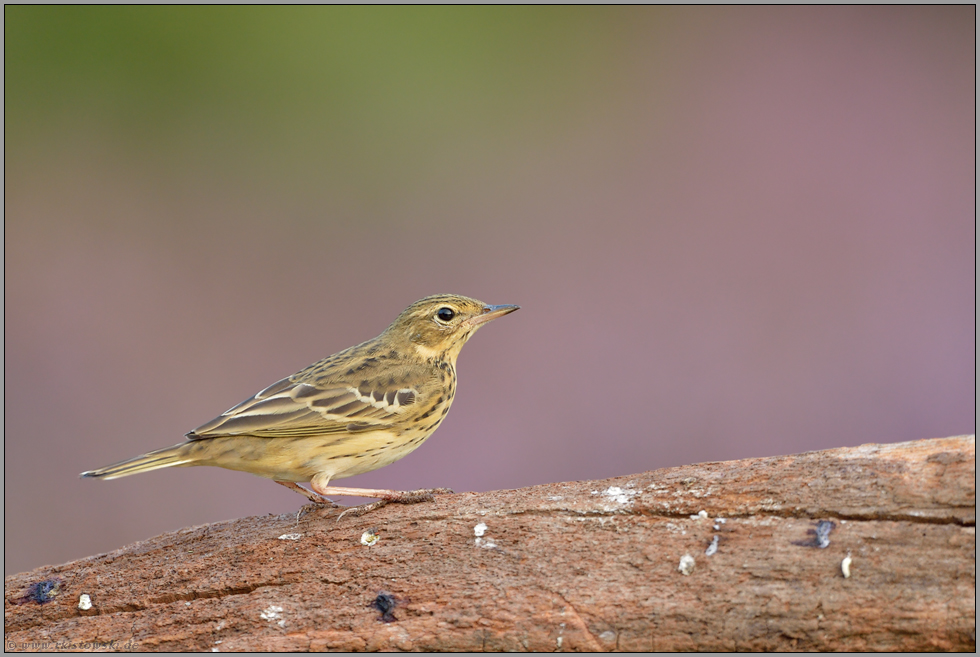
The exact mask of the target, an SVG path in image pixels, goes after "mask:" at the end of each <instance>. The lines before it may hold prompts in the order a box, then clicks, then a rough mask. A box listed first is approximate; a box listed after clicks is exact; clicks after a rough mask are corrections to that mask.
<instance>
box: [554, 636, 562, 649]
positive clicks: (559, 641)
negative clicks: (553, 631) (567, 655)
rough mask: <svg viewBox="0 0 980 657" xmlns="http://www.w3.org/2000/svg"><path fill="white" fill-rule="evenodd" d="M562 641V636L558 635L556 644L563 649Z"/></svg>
mask: <svg viewBox="0 0 980 657" xmlns="http://www.w3.org/2000/svg"><path fill="white" fill-rule="evenodd" d="M561 642H562V637H558V638H557V639H555V646H556V647H557V648H558V649H559V650H561Z"/></svg>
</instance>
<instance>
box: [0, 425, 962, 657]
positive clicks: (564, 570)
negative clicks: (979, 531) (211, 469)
mask: <svg viewBox="0 0 980 657" xmlns="http://www.w3.org/2000/svg"><path fill="white" fill-rule="evenodd" d="M257 485H258V484H257ZM336 516H337V512H336V511H334V510H319V511H312V512H309V513H306V514H305V515H303V516H302V517H301V518H299V519H298V520H297V518H296V514H289V515H281V516H266V517H255V518H243V519H240V520H235V521H230V522H221V523H215V524H211V525H204V526H200V527H191V528H188V529H183V530H180V531H177V532H173V533H168V534H163V535H160V536H157V537H155V538H152V539H149V540H146V541H141V542H138V543H134V544H133V545H128V546H126V547H123V548H121V549H119V550H116V551H115V552H111V553H109V554H100V555H97V556H93V557H90V558H87V559H81V560H79V561H74V562H71V563H67V564H64V565H61V566H54V567H43V568H38V569H36V570H34V571H32V572H29V573H21V574H17V575H13V576H10V577H7V578H5V580H4V589H5V601H4V620H5V628H4V630H5V639H6V648H7V650H8V651H9V650H31V649H42V650H44V649H47V650H51V649H58V648H65V649H84V648H108V649H113V648H115V649H120V650H124V649H130V650H148V651H153V650H203V651H209V650H212V649H217V650H220V651H230V650H390V649H394V650H538V651H555V650H558V651H561V650H852V651H855V650H934V649H939V650H970V651H972V650H975V648H976V602H975V594H976V531H975V523H976V446H975V438H974V437H973V436H961V437H955V438H942V439H934V440H921V441H915V442H908V443H899V444H890V445H862V446H860V447H854V448H843V449H833V450H826V451H820V452H808V453H805V454H797V455H793V456H782V457H775V458H757V459H744V460H741V461H729V462H720V463H701V464H697V465H690V466H684V467H679V468H670V469H664V470H656V471H653V472H645V473H642V474H636V475H631V476H626V477H617V478H615V479H608V480H603V481H587V482H566V483H558V484H548V485H543V486H535V487H532V488H525V489H520V490H506V491H494V492H490V493H463V494H458V495H446V496H440V497H439V498H438V499H437V500H436V501H435V502H432V503H425V504H420V505H415V506H400V505H390V506H388V507H386V508H384V509H381V510H378V511H375V512H373V513H371V514H368V515H366V516H363V517H344V518H343V519H341V520H340V521H337V519H336ZM830 523H833V524H830ZM821 546H823V547H821ZM847 557H850V561H849V563H848V565H847V567H846V568H845V569H846V570H847V571H848V572H849V575H850V576H849V577H845V576H844V574H843V571H842V562H844V560H845V559H846V558H847ZM682 570H683V571H684V572H682ZM685 572H686V573H687V574H685ZM83 594H84V595H86V596H88V598H89V599H90V601H91V608H90V609H86V610H83V609H80V608H79V606H80V605H79V599H80V596H82V595H83ZM82 606H84V605H82Z"/></svg>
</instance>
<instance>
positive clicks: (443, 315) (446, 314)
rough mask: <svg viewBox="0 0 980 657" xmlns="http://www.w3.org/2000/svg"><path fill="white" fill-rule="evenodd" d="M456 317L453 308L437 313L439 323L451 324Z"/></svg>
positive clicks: (443, 309) (441, 309)
mask: <svg viewBox="0 0 980 657" xmlns="http://www.w3.org/2000/svg"><path fill="white" fill-rule="evenodd" d="M455 316H456V313H455V312H454V311H453V309H452V308H440V309H439V310H437V311H436V317H438V318H439V321H442V322H451V321H452V319H453V317H455Z"/></svg>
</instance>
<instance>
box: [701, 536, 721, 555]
mask: <svg viewBox="0 0 980 657" xmlns="http://www.w3.org/2000/svg"><path fill="white" fill-rule="evenodd" d="M717 551H718V537H717V536H715V537H714V538H712V539H711V545H709V546H708V549H707V550H705V551H704V556H706V557H710V556H711V555H712V554H714V553H715V552H717Z"/></svg>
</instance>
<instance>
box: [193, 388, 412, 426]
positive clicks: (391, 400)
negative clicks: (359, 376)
mask: <svg viewBox="0 0 980 657" xmlns="http://www.w3.org/2000/svg"><path fill="white" fill-rule="evenodd" d="M364 387H365V386H364V384H363V383H362V385H361V387H357V386H350V385H337V384H333V385H328V386H325V387H320V386H318V385H315V384H312V383H309V382H296V381H293V380H291V379H290V378H286V379H283V380H281V381H277V382H276V383H273V384H272V385H271V386H269V387H268V388H266V389H264V390H262V391H261V392H259V393H258V394H256V395H255V396H254V397H252V398H250V399H247V400H245V401H243V402H242V403H241V404H238V405H237V406H234V407H232V408H230V409H228V410H227V411H225V412H224V413H222V414H221V415H219V416H218V417H216V418H215V419H213V420H211V421H210V422H208V423H207V424H204V425H201V426H200V427H198V428H197V429H195V430H194V431H191V432H190V433H188V434H187V437H188V438H189V439H191V440H203V439H206V438H214V437H217V436H235V435H249V436H258V437H262V438H280V437H282V438H286V437H304V436H319V435H326V434H333V433H350V432H354V431H368V430H371V429H374V428H384V427H387V426H390V425H391V424H392V423H394V422H395V421H397V420H398V418H399V416H400V415H402V414H404V413H405V412H406V411H407V410H408V408H409V407H410V406H412V405H414V404H415V403H416V401H417V400H418V398H419V396H420V394H419V392H418V390H416V389H415V388H411V387H401V388H394V387H392V386H386V385H383V384H382V383H380V382H378V383H376V384H372V385H371V386H370V387H371V389H370V390H365V389H363V388H364Z"/></svg>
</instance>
